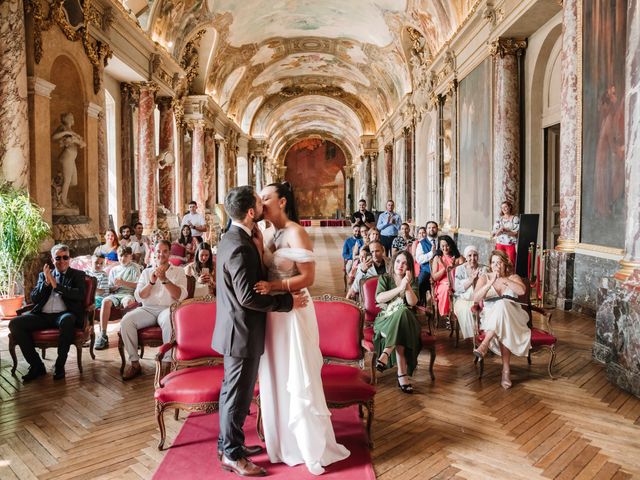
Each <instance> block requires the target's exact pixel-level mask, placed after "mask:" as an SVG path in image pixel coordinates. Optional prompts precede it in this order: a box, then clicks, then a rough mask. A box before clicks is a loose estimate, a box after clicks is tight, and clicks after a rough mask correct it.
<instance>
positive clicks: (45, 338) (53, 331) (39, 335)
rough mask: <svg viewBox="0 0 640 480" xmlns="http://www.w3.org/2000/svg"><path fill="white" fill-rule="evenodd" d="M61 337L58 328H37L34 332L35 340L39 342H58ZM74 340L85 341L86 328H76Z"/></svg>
mask: <svg viewBox="0 0 640 480" xmlns="http://www.w3.org/2000/svg"><path fill="white" fill-rule="evenodd" d="M59 337H60V330H59V329H57V328H47V329H45V330H36V331H34V332H33V341H34V342H36V343H39V342H57V341H58V338H59ZM74 337H75V338H74V341H84V330H82V329H81V328H76V329H75V333H74Z"/></svg>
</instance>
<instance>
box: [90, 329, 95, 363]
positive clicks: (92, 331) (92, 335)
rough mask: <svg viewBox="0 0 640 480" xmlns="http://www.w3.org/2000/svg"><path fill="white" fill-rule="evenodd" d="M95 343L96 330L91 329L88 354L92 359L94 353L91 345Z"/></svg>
mask: <svg viewBox="0 0 640 480" xmlns="http://www.w3.org/2000/svg"><path fill="white" fill-rule="evenodd" d="M95 343H96V332H95V331H94V330H93V329H91V343H90V344H89V355H91V358H92V359H93V360H95V359H96V354H95V353H94V352H93V345H94V344H95Z"/></svg>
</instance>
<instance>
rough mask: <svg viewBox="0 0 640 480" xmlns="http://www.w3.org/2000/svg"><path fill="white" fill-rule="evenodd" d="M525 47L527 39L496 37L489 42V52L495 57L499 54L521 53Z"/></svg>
mask: <svg viewBox="0 0 640 480" xmlns="http://www.w3.org/2000/svg"><path fill="white" fill-rule="evenodd" d="M526 48H527V41H526V40H524V39H518V38H498V39H497V40H494V41H493V42H491V46H490V48H489V53H490V54H491V56H493V57H495V56H496V55H500V57H501V58H502V57H504V56H505V55H522V52H523V51H524V50H525V49H526Z"/></svg>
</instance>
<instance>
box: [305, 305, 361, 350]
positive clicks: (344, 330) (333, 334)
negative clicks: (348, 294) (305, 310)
mask: <svg viewBox="0 0 640 480" xmlns="http://www.w3.org/2000/svg"><path fill="white" fill-rule="evenodd" d="M313 303H314V307H315V311H316V318H317V319H318V333H319V335H320V351H321V352H322V356H323V357H333V358H341V359H344V360H358V359H360V358H362V347H361V345H360V339H361V336H362V332H361V328H362V327H361V323H360V322H361V319H360V309H359V308H358V307H357V306H356V305H353V304H351V303H347V302H340V301H330V302H322V301H318V300H316V301H314V302H313Z"/></svg>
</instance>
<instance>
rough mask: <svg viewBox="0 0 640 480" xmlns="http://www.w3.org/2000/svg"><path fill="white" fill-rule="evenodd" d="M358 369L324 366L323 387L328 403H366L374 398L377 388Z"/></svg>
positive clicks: (343, 366)
mask: <svg viewBox="0 0 640 480" xmlns="http://www.w3.org/2000/svg"><path fill="white" fill-rule="evenodd" d="M368 380H369V379H368V376H367V374H366V373H365V372H364V371H363V370H360V369H359V368H358V367H350V366H348V365H331V364H329V365H323V366H322V387H323V389H324V395H325V397H326V399H327V402H328V403H349V402H366V401H368V400H370V399H371V398H373V396H374V395H375V393H376V387H375V386H373V385H370V384H369V382H368Z"/></svg>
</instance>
